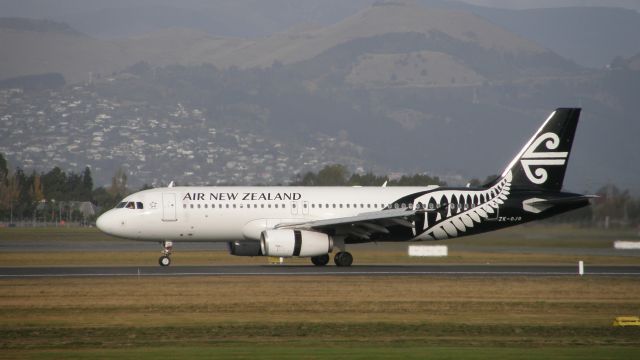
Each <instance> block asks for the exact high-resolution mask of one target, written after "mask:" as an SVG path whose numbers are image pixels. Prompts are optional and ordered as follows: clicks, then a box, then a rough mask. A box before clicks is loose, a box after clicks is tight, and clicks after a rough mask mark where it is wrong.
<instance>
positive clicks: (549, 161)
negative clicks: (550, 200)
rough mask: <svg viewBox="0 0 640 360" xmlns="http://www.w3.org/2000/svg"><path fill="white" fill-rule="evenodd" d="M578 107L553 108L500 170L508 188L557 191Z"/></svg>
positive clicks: (575, 125) (571, 142)
mask: <svg viewBox="0 0 640 360" xmlns="http://www.w3.org/2000/svg"><path fill="white" fill-rule="evenodd" d="M579 117H580V109H579V108H559V109H556V111H554V112H553V113H551V115H550V116H549V117H548V118H547V120H546V121H545V122H544V124H542V126H541V127H540V129H538V131H537V132H536V133H535V134H534V135H533V137H532V138H531V139H530V140H529V141H528V142H527V144H526V145H525V146H524V147H523V148H522V150H520V152H519V153H518V155H516V157H515V158H514V159H513V160H511V162H510V163H509V165H508V166H507V168H506V169H505V170H504V172H503V173H502V176H501V177H500V178H499V179H497V180H496V181H499V180H500V179H502V178H504V177H507V176H509V177H511V179H512V180H511V187H512V188H526V189H536V190H548V191H560V190H561V189H562V182H563V181H564V173H565V170H566V169H567V164H568V163H569V154H570V153H571V145H572V144H573V136H574V135H575V133H576V127H577V125H578V118H579Z"/></svg>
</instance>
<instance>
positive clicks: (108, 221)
mask: <svg viewBox="0 0 640 360" xmlns="http://www.w3.org/2000/svg"><path fill="white" fill-rule="evenodd" d="M120 225H121V224H120V223H119V222H118V218H117V216H116V214H114V213H113V210H109V211H107V212H106V213H104V214H102V215H100V216H99V217H98V220H96V226H97V227H98V229H100V231H102V232H103V233H106V234H109V235H114V236H118V235H119V234H118V229H119V228H120Z"/></svg>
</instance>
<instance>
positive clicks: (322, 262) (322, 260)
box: [311, 254, 329, 266]
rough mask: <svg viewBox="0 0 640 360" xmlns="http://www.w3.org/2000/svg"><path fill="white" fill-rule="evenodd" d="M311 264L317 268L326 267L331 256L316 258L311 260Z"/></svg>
mask: <svg viewBox="0 0 640 360" xmlns="http://www.w3.org/2000/svg"><path fill="white" fill-rule="evenodd" d="M311 262H312V263H313V265H315V266H325V265H327V264H328V263H329V254H325V255H319V256H314V257H312V258H311Z"/></svg>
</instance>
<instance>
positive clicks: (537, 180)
mask: <svg viewBox="0 0 640 360" xmlns="http://www.w3.org/2000/svg"><path fill="white" fill-rule="evenodd" d="M542 143H544V147H545V148H547V150H555V149H557V148H558V146H560V138H559V137H558V135H556V134H554V133H551V132H548V133H544V134H542V135H540V137H538V138H537V139H536V140H535V141H534V142H533V144H531V146H529V147H528V148H527V150H526V151H525V152H524V155H522V158H521V160H520V163H521V164H522V168H523V169H524V173H525V175H527V179H529V181H531V182H532V183H534V184H538V185H540V184H544V183H545V182H546V181H547V178H548V173H547V169H545V168H544V166H554V165H564V164H565V163H566V162H567V156H569V153H568V152H554V151H536V149H537V148H538V147H539V146H540V145H542ZM532 167H533V168H534V171H533V172H532V171H531V168H532Z"/></svg>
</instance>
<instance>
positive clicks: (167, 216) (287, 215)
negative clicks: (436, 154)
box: [97, 186, 438, 242]
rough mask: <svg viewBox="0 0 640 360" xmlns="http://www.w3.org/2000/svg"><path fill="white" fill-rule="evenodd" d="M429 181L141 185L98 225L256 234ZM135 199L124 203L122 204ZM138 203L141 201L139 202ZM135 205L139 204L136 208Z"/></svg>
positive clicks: (164, 236)
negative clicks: (384, 184)
mask: <svg viewBox="0 0 640 360" xmlns="http://www.w3.org/2000/svg"><path fill="white" fill-rule="evenodd" d="M436 188H438V187H437V186H429V187H172V188H158V189H151V190H144V191H140V192H137V193H135V194H132V195H129V196H127V197H126V198H125V199H123V200H122V203H121V204H124V205H121V206H123V207H120V208H114V209H112V210H109V211H108V212H106V213H105V214H103V215H102V216H100V218H99V219H98V224H97V225H98V227H99V228H100V229H101V230H103V231H105V232H106V233H108V234H110V235H114V236H119V237H124V238H129V239H134V240H142V241H165V240H167V241H224V242H226V241H234V240H241V239H255V240H257V239H259V238H260V234H261V233H262V231H264V230H267V229H272V228H273V227H274V226H276V225H279V224H287V223H299V222H304V221H311V220H322V219H334V218H342V217H348V216H355V215H358V214H362V213H367V212H375V211H380V210H382V209H384V208H389V207H409V206H413V204H396V203H394V202H396V201H397V200H398V199H401V198H403V197H404V196H407V195H410V194H413V193H417V192H422V191H428V190H433V189H436ZM132 203H135V204H138V206H137V207H138V208H128V207H127V206H126V204H132ZM140 204H141V205H140ZM140 207H141V208H140Z"/></svg>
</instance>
